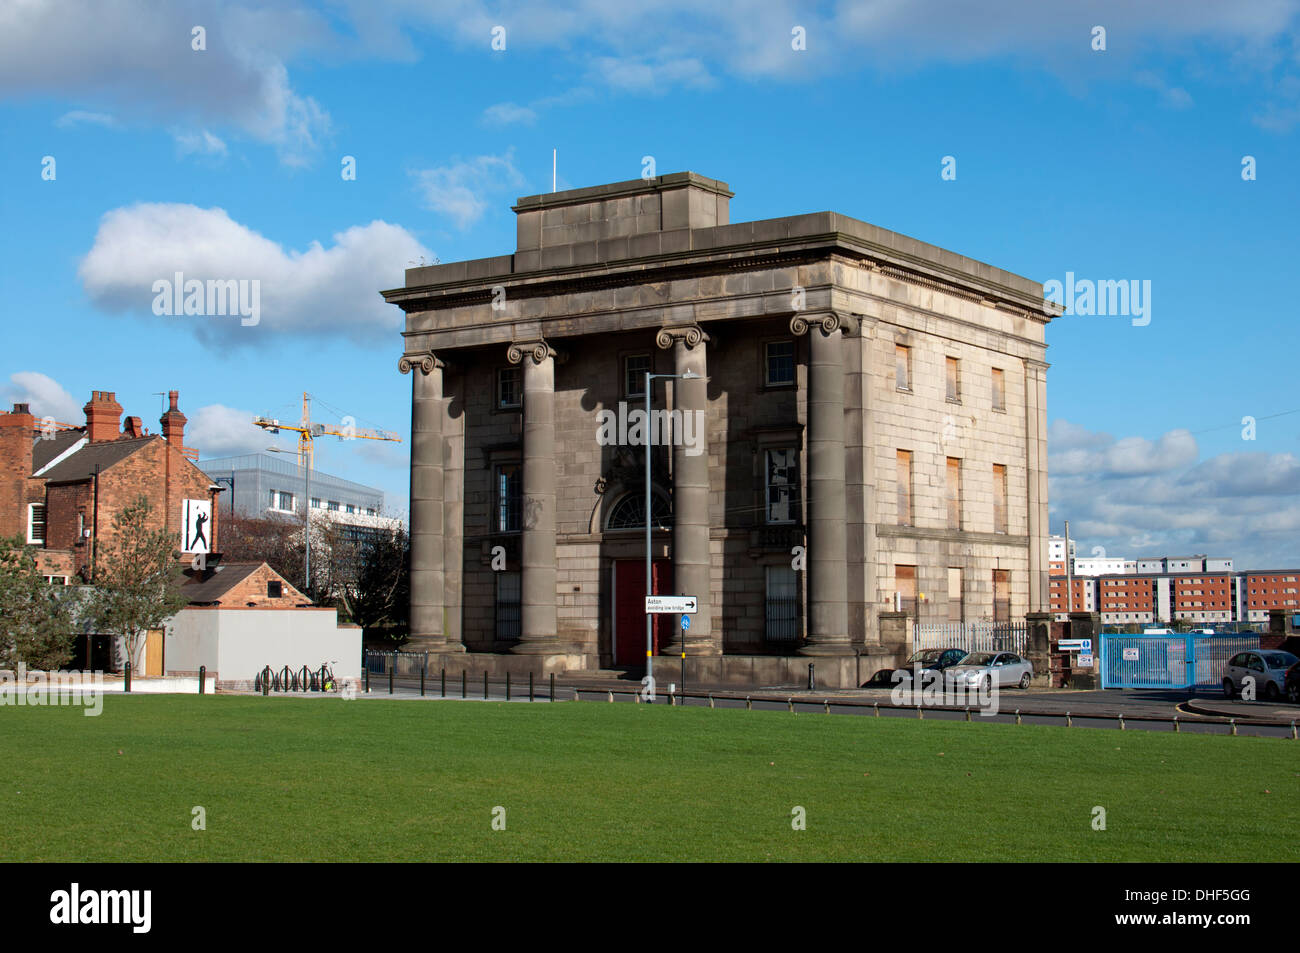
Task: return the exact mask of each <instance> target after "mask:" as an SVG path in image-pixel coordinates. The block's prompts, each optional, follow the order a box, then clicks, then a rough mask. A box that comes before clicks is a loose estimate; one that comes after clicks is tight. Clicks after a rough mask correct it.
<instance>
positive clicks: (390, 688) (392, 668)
mask: <svg viewBox="0 0 1300 953" xmlns="http://www.w3.org/2000/svg"><path fill="white" fill-rule="evenodd" d="M396 668H397V653H396V652H394V653H393V660H392V662H391V664H389V666H388V694H390V695H391V694H393V672H394V671H395V670H396Z"/></svg>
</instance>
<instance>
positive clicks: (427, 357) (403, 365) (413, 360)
mask: <svg viewBox="0 0 1300 953" xmlns="http://www.w3.org/2000/svg"><path fill="white" fill-rule="evenodd" d="M446 366H447V364H446V362H445V361H443V360H442V359H441V358H440V357H438V355H436V354H434V353H433V352H432V351H415V352H412V353H410V354H403V355H402V357H401V359H400V360H399V361H398V362H397V369H398V370H399V371H401V372H402V373H403V374H409V373H411V371H413V370H419V371H420V373H422V374H425V375H428V374H432V373H433V371H434V368H438V369H439V370H441V369H443V368H445V367H446Z"/></svg>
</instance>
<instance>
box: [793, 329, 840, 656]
mask: <svg viewBox="0 0 1300 953" xmlns="http://www.w3.org/2000/svg"><path fill="white" fill-rule="evenodd" d="M850 326H851V319H848V318H845V317H843V316H841V315H839V314H836V313H834V312H827V313H824V314H818V315H814V316H812V317H811V318H805V317H803V316H801V315H796V316H795V317H794V318H792V319H791V321H790V330H791V331H792V332H793V333H794V334H796V335H799V334H804V333H805V332H806V333H807V334H808V335H809V357H808V500H807V512H808V641H807V643H806V644H805V645H804V646H803V648H801V649H800V650H799V652H800V654H802V655H852V654H853V651H854V650H853V645H852V643H851V641H850V639H849V624H848V623H849V618H848V549H847V546H846V542H845V521H846V519H847V515H846V506H845V490H844V480H845V470H844V352H843V344H842V343H841V340H840V338H841V337H842V332H844V331H846V330H848V329H849V327H850Z"/></svg>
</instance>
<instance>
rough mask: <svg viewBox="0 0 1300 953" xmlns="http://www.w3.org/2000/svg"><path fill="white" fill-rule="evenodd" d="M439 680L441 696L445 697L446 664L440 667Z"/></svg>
mask: <svg viewBox="0 0 1300 953" xmlns="http://www.w3.org/2000/svg"><path fill="white" fill-rule="evenodd" d="M440 680H441V682H442V697H443V698H446V697H447V666H445V665H444V666H443V667H442V673H441V675H440Z"/></svg>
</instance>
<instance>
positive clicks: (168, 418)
mask: <svg viewBox="0 0 1300 953" xmlns="http://www.w3.org/2000/svg"><path fill="white" fill-rule="evenodd" d="M179 398H180V391H175V390H170V391H168V392H167V399H168V400H169V401H170V403H171V406H170V407H168V408H167V413H165V414H163V415H162V417H160V418H159V419H158V422H159V423H160V424H162V434H163V439H164V440H166V441H167V442H168V443H170V444H174V445H175V446H176V448H177V449H178V450H179V449H180V448H181V447H183V446H184V445H185V424H186V423H187V422H188V420H189V418H187V417H186V416H185V415H184V414H182V413H181V412H180V409H179V408H178V407H177V406H176V401H177V400H178V399H179Z"/></svg>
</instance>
